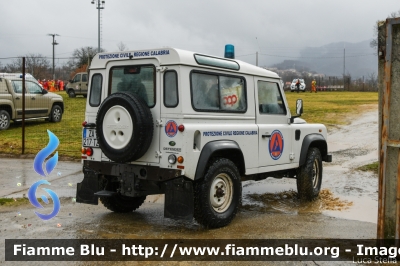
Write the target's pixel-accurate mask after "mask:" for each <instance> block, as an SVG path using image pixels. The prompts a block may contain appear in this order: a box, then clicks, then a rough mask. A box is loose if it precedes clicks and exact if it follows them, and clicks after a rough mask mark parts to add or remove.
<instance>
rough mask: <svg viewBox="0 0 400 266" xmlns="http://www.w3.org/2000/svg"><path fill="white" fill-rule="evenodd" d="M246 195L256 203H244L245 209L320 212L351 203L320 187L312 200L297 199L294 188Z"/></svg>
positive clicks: (339, 209) (343, 207) (341, 207)
mask: <svg viewBox="0 0 400 266" xmlns="http://www.w3.org/2000/svg"><path fill="white" fill-rule="evenodd" d="M247 197H248V198H249V199H250V200H251V201H252V202H253V203H256V204H253V203H251V204H246V205H243V206H242V208H243V209H245V210H263V211H275V212H283V213H292V214H297V213H306V212H311V213H321V212H322V211H327V210H329V211H342V210H346V209H348V208H349V207H350V206H352V205H353V203H352V202H350V201H347V200H342V199H340V198H339V197H335V196H334V194H333V193H332V192H331V191H330V190H329V189H322V190H321V191H320V194H319V196H318V198H317V199H316V200H314V201H312V202H304V201H301V200H299V199H298V197H297V192H296V191H294V190H289V191H283V192H279V193H265V194H249V195H247Z"/></svg>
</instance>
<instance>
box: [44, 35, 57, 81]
mask: <svg viewBox="0 0 400 266" xmlns="http://www.w3.org/2000/svg"><path fill="white" fill-rule="evenodd" d="M47 35H48V36H53V43H52V45H53V80H55V79H56V74H55V72H54V45H57V44H58V43H57V41H56V40H54V38H55V37H56V36H60V35H58V34H55V33H54V34H47Z"/></svg>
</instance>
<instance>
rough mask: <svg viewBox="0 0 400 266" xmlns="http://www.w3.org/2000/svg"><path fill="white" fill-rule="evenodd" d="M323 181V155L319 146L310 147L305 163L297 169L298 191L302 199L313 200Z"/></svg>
mask: <svg viewBox="0 0 400 266" xmlns="http://www.w3.org/2000/svg"><path fill="white" fill-rule="evenodd" d="M321 183H322V157H321V153H320V151H319V149H318V148H315V147H313V148H310V149H309V150H308V152H307V158H306V162H305V164H304V165H302V166H301V167H300V168H299V169H298V170H297V192H298V195H299V198H300V199H305V200H313V199H315V198H316V197H318V195H319V191H320V189H321Z"/></svg>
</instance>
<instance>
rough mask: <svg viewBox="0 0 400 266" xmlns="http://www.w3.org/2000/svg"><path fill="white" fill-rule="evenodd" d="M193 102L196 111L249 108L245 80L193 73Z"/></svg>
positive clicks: (225, 110) (243, 110)
mask: <svg viewBox="0 0 400 266" xmlns="http://www.w3.org/2000/svg"><path fill="white" fill-rule="evenodd" d="M191 92H192V104H193V108H194V109H195V110H196V111H221V112H242V113H244V112H245V111H246V110H247V101H246V87H245V80H244V78H241V77H233V76H225V75H220V74H211V73H197V72H192V73H191Z"/></svg>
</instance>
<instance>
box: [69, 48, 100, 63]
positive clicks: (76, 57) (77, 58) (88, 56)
mask: <svg viewBox="0 0 400 266" xmlns="http://www.w3.org/2000/svg"><path fill="white" fill-rule="evenodd" d="M101 52H105V50H104V49H101ZM96 54H97V48H95V47H89V46H87V47H81V48H78V49H75V50H74V52H73V53H72V56H73V58H72V59H71V60H69V61H68V63H67V64H68V65H69V66H71V67H72V68H81V67H82V66H83V65H88V64H90V61H91V60H92V59H93V57H94V56H95V55H96Z"/></svg>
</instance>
